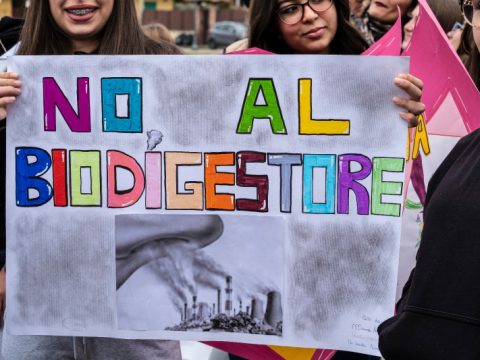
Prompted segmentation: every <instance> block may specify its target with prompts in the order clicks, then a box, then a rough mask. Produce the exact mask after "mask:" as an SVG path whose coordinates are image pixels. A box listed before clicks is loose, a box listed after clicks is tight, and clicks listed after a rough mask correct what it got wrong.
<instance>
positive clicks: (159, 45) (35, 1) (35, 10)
mask: <svg viewBox="0 0 480 360" xmlns="http://www.w3.org/2000/svg"><path fill="white" fill-rule="evenodd" d="M17 53H18V54H19V55H66V54H71V53H72V48H71V44H70V41H69V38H68V36H67V35H65V33H64V32H63V31H62V30H61V29H60V28H59V27H58V25H57V24H56V23H55V21H54V19H53V17H52V14H51V12H50V6H49V3H48V0H31V2H30V7H29V8H28V10H27V16H26V19H25V25H24V27H23V31H22V34H21V36H20V46H19V49H18V52H17ZM96 53H98V54H106V55H134V54H178V53H180V50H178V49H177V48H176V47H175V46H174V45H171V44H167V43H166V42H155V41H153V40H151V39H149V38H148V37H147V36H146V35H144V34H143V32H142V30H141V28H140V25H139V23H138V20H137V15H136V12H135V4H134V1H133V0H114V2H113V10H112V14H111V15H110V18H109V19H108V21H107V23H106V24H105V27H104V29H103V30H102V32H101V34H100V42H99V47H98V49H97V51H96Z"/></svg>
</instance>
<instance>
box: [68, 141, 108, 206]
mask: <svg viewBox="0 0 480 360" xmlns="http://www.w3.org/2000/svg"><path fill="white" fill-rule="evenodd" d="M82 170H84V171H85V174H83V175H82ZM82 182H84V183H82ZM70 186H71V190H70V191H71V204H72V206H102V190H101V175H100V152H99V151H96V150H92V151H81V150H71V151H70Z"/></svg>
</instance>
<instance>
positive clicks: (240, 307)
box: [238, 300, 243, 312]
mask: <svg viewBox="0 0 480 360" xmlns="http://www.w3.org/2000/svg"><path fill="white" fill-rule="evenodd" d="M239 309H240V310H238V312H242V311H243V308H242V300H240V306H239Z"/></svg>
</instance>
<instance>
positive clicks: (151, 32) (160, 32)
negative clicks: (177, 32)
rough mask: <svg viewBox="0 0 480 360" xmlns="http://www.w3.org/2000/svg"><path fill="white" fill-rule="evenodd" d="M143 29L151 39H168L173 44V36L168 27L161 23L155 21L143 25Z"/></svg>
mask: <svg viewBox="0 0 480 360" xmlns="http://www.w3.org/2000/svg"><path fill="white" fill-rule="evenodd" d="M142 30H143V32H144V33H145V35H147V36H148V37H149V38H150V39H152V40H155V41H160V40H163V41H166V42H168V43H171V44H173V43H174V40H173V36H172V34H171V33H170V31H169V30H168V29H167V27H166V26H165V25H163V24H160V23H153V24H148V25H143V26H142Z"/></svg>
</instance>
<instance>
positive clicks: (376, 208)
mask: <svg viewBox="0 0 480 360" xmlns="http://www.w3.org/2000/svg"><path fill="white" fill-rule="evenodd" d="M372 163H373V171H372V196H371V199H372V208H371V209H372V214H374V215H386V216H397V217H398V216H400V209H401V205H400V204H392V203H384V202H382V195H401V194H402V191H403V183H402V182H395V181H383V172H384V171H390V172H403V167H404V164H405V160H404V159H402V158H373V161H372ZM400 201H401V199H400Z"/></svg>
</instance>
